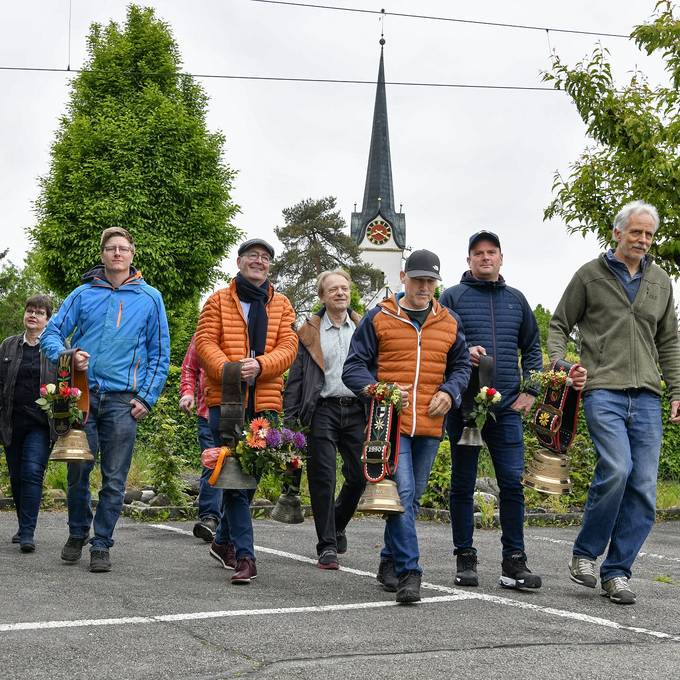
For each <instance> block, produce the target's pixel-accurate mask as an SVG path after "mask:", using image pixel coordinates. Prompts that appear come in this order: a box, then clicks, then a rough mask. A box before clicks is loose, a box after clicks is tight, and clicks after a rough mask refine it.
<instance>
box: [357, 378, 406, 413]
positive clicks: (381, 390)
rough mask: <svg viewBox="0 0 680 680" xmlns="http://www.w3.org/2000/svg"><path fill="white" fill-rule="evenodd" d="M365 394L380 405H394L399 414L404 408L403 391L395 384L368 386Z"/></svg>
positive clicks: (383, 383)
mask: <svg viewBox="0 0 680 680" xmlns="http://www.w3.org/2000/svg"><path fill="white" fill-rule="evenodd" d="M364 394H366V396H367V397H370V398H371V399H375V400H376V401H377V402H378V403H379V404H392V406H393V407H394V410H395V411H396V412H397V413H399V411H401V410H402V408H404V404H403V401H402V398H401V390H400V389H399V388H398V387H397V386H396V385H395V384H394V383H386V382H377V383H373V384H372V385H367V386H366V388H365V389H364Z"/></svg>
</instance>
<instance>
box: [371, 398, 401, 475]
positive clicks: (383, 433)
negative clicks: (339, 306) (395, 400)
mask: <svg viewBox="0 0 680 680" xmlns="http://www.w3.org/2000/svg"><path fill="white" fill-rule="evenodd" d="M400 420H401V419H400V417H399V414H398V413H397V412H396V411H395V409H394V406H393V405H392V404H391V403H385V402H380V401H378V400H377V399H371V406H370V410H369V414H368V425H367V427H366V441H365V442H364V445H363V447H362V450H361V462H362V464H363V468H364V477H365V478H366V480H367V481H369V482H372V483H376V482H380V481H382V480H383V479H385V477H386V476H387V475H390V474H393V473H394V470H396V468H397V462H398V460H399V424H400Z"/></svg>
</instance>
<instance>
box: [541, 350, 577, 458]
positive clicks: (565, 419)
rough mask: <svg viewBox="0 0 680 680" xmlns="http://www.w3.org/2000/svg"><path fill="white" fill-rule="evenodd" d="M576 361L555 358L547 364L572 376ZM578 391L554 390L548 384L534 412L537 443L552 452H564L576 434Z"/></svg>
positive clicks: (570, 389)
mask: <svg viewBox="0 0 680 680" xmlns="http://www.w3.org/2000/svg"><path fill="white" fill-rule="evenodd" d="M578 367H579V364H571V363H569V362H568V361H564V360H563V359H558V360H557V361H555V362H554V363H553V364H552V365H551V367H550V368H551V369H552V370H553V371H564V372H565V373H566V374H567V376H568V377H570V378H571V377H572V376H573V374H574V371H575V370H576V369H577V368H578ZM580 402H581V392H580V391H577V390H575V389H574V388H573V387H571V386H567V385H566V384H565V385H562V386H561V387H559V388H557V389H552V388H551V387H550V386H548V387H547V388H546V390H545V394H544V395H543V401H542V402H541V403H540V404H539V406H538V408H537V409H536V413H535V415H534V431H535V432H536V438H537V439H538V441H539V443H540V444H541V445H542V446H544V447H545V448H546V449H549V450H550V451H553V452H554V453H565V452H566V451H567V449H568V448H569V446H571V442H572V440H573V439H574V435H575V434H576V424H577V421H578V408H579V404H580Z"/></svg>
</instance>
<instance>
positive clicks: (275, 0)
mask: <svg viewBox="0 0 680 680" xmlns="http://www.w3.org/2000/svg"><path fill="white" fill-rule="evenodd" d="M250 2H259V3H263V4H267V5H289V6H291V7H305V8H308V9H312V8H313V9H326V10H334V11H337V12H356V13H358V14H380V15H386V16H391V17H402V18H406V19H428V20H430V21H448V22H451V23H456V24H474V25H476V26H494V27H496V28H517V29H522V30H525V31H544V32H545V31H554V32H555V33H574V34H576V35H594V36H603V37H607V38H630V36H629V35H625V34H623V33H605V32H603V31H581V30H578V29H573V28H555V27H552V26H531V25H528V24H507V23H503V22H501V21H480V20H475V19H456V18H454V17H440V16H434V15H429V14H409V13H407V12H388V11H386V10H377V9H362V8H360V7H336V6H334V5H315V4H313V3H311V2H292V1H288V0H250Z"/></svg>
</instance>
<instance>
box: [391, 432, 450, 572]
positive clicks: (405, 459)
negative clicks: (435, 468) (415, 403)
mask: <svg viewBox="0 0 680 680" xmlns="http://www.w3.org/2000/svg"><path fill="white" fill-rule="evenodd" d="M437 449H439V438H438V437H419V436H416V437H407V436H405V435H403V434H402V435H401V436H400V438H399V462H398V464H397V470H396V472H395V474H394V481H395V482H396V483H397V491H398V492H399V500H400V501H401V504H402V505H403V506H404V512H402V513H400V514H397V515H389V516H388V518H387V521H386V522H385V545H384V547H383V549H382V550H381V552H380V559H381V560H392V561H393V562H394V570H395V572H396V573H397V575H400V574H403V573H405V572H407V571H418V572H422V569H421V568H420V566H419V565H418V559H419V558H420V551H419V550H418V536H417V535H416V514H417V513H418V508H419V507H420V497H421V496H422V495H423V493H424V492H425V489H426V487H427V481H428V479H429V478H430V471H431V470H432V463H434V459H435V457H436V455H437Z"/></svg>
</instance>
